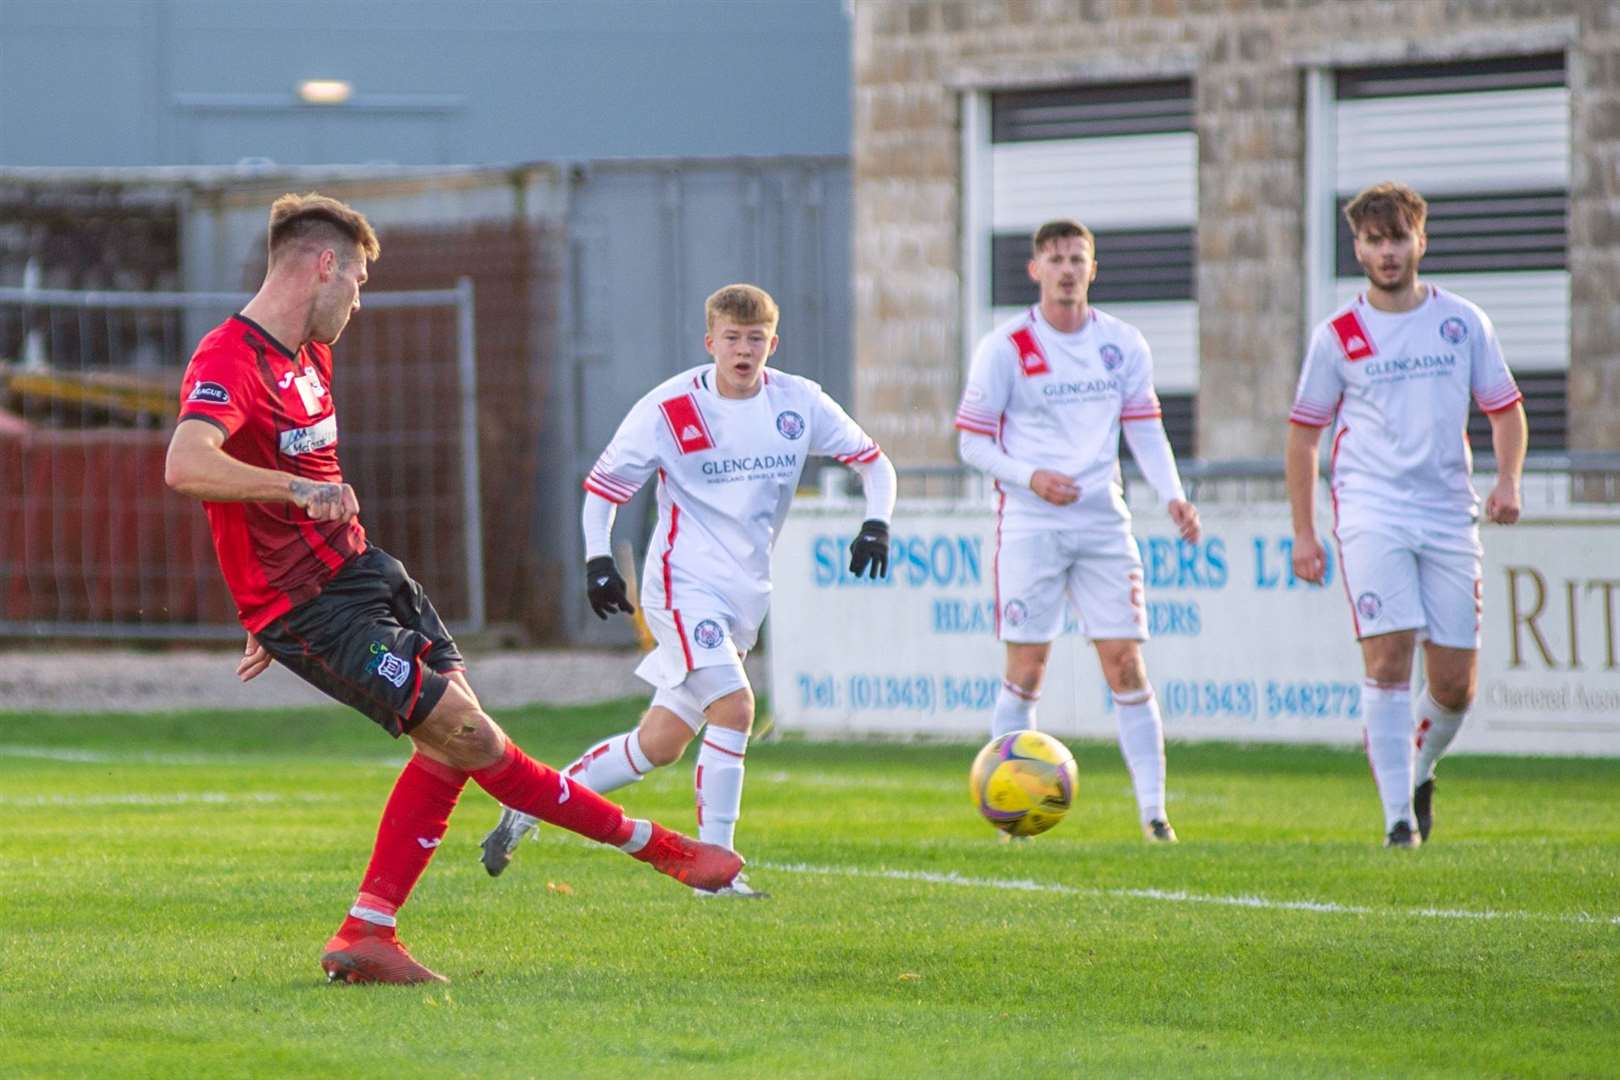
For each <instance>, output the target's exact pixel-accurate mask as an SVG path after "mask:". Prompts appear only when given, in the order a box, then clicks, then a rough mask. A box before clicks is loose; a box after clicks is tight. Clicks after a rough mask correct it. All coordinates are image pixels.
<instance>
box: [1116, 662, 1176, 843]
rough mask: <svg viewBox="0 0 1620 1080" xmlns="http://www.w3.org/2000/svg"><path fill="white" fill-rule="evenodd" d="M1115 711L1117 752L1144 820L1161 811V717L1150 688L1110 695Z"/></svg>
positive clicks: (1160, 815)
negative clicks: (1117, 728)
mask: <svg viewBox="0 0 1620 1080" xmlns="http://www.w3.org/2000/svg"><path fill="white" fill-rule="evenodd" d="M1114 708H1115V709H1116V710H1118V712H1119V752H1120V753H1121V754H1123V755H1124V757H1125V766H1126V767H1127V768H1128V769H1130V770H1131V783H1132V784H1133V785H1134V786H1135V787H1136V806H1137V809H1138V810H1139V811H1141V814H1142V820H1143V821H1144V822H1147V821H1153V820H1155V819H1157V820H1159V821H1168V820H1169V819H1168V818H1166V817H1165V815H1164V721H1163V720H1162V719H1161V718H1160V717H1159V699H1158V698H1156V697H1154V695H1153V688H1152V687H1151V686H1150V687H1148V688H1147V689H1145V690H1133V691H1130V692H1129V693H1124V694H1118V693H1116V694H1115V695H1114Z"/></svg>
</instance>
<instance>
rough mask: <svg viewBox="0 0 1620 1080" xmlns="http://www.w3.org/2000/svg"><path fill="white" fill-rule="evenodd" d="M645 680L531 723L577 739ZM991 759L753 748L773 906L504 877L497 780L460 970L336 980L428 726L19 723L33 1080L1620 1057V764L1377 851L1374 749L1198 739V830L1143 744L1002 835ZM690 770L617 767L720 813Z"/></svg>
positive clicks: (12, 818)
mask: <svg viewBox="0 0 1620 1080" xmlns="http://www.w3.org/2000/svg"><path fill="white" fill-rule="evenodd" d="M637 708H638V706H637V705H635V704H634V703H625V704H622V705H617V706H603V707H598V708H592V709H575V710H543V709H533V710H525V711H520V712H515V713H512V714H510V715H506V716H503V717H502V720H503V722H505V723H506V725H507V727H508V729H509V730H510V731H511V732H512V733H513V734H514V735H515V736H516V737H517V738H518V739H519V741H520V742H521V743H523V744H524V745H525V746H526V747H527V748H528V749H529V750H530V751H531V752H532V753H534V754H536V756H539V757H542V758H543V759H545V760H549V761H552V762H554V763H557V762H562V761H566V760H568V759H569V758H570V757H571V756H572V755H573V754H574V753H576V752H577V751H579V750H580V749H582V748H583V747H584V746H585V745H586V744H587V742H588V741H589V740H590V739H592V738H593V737H595V736H598V735H600V734H605V733H607V732H610V731H613V730H618V729H622V728H623V727H625V726H627V725H628V723H629V721H631V720H632V719H633V718H634V715H635V712H636V709H637ZM976 749H977V748H976V747H974V746H967V745H960V744H958V745H945V744H921V745H900V744H863V745H849V744H830V743H809V742H803V741H798V740H793V739H784V740H779V741H769V742H762V743H759V744H757V745H756V746H755V747H754V748H753V750H752V751H751V752H750V754H749V759H748V770H749V780H748V788H747V792H746V797H745V803H744V815H743V821H742V827H741V829H740V832H739V843H740V845H741V847H742V849H743V851H744V853H745V854H746V855H748V856H749V858H750V859H751V861H752V864H753V869H752V870H751V878H752V880H753V882H754V884H755V885H756V886H758V887H761V888H764V889H767V890H769V891H770V892H771V893H772V894H773V896H772V898H771V899H770V900H768V901H763V902H748V901H742V902H739V901H729V902H727V901H721V902H711V901H700V900H698V899H696V898H694V897H693V896H691V895H689V894H687V893H686V891H685V890H684V889H682V888H681V887H680V886H678V885H676V884H675V883H674V882H672V881H670V880H668V879H667V878H663V877H661V876H659V875H657V874H654V873H652V872H651V871H649V870H648V869H647V868H646V867H644V866H642V865H640V864H638V863H635V862H633V861H631V860H629V859H627V858H625V857H624V856H623V855H621V854H619V853H617V852H614V851H610V850H604V849H599V848H596V847H595V846H594V845H590V844H588V843H585V842H583V841H580V840H578V839H577V838H574V837H572V836H568V835H566V834H563V833H560V832H558V831H557V830H555V829H546V830H543V832H542V834H541V838H540V839H538V840H531V841H527V842H525V843H524V845H523V847H522V848H521V849H520V850H519V853H518V856H517V859H516V861H515V862H514V863H513V865H512V868H511V869H510V870H508V871H507V873H506V875H505V876H504V877H502V878H501V879H499V880H498V881H492V880H491V879H489V878H488V877H487V876H486V875H485V874H484V871H483V869H482V868H481V867H480V866H479V864H478V861H477V851H478V842H479V840H480V839H481V838H482V836H483V833H484V831H485V830H486V829H487V828H488V827H489V826H490V824H491V823H492V821H493V818H494V811H495V806H494V803H493V802H492V801H491V800H490V799H489V797H488V796H486V795H484V794H483V793H482V792H481V791H479V790H477V789H476V788H475V787H472V786H469V788H468V793H467V794H466V795H465V796H464V797H463V799H462V803H461V808H460V810H459V811H458V812H457V814H456V816H455V818H454V819H453V821H452V823H451V827H450V833H449V835H448V836H447V837H446V839H445V842H444V845H443V847H442V848H441V850H440V851H439V853H438V856H437V858H436V860H435V862H434V864H433V866H432V867H431V868H430V869H429V871H428V873H427V876H426V877H425V878H424V880H423V882H422V884H421V885H420V887H419V888H418V889H417V891H416V895H415V896H414V898H413V899H412V901H411V903H410V904H409V905H408V906H407V907H406V909H405V910H404V912H403V913H402V915H403V917H402V920H401V934H402V936H403V938H404V939H405V940H406V941H407V942H408V943H409V944H410V946H411V948H412V950H413V951H414V952H415V954H416V955H417V956H418V957H419V958H420V959H422V960H423V961H424V962H425V963H427V964H429V965H430V966H431V967H434V968H435V969H437V970H439V971H442V972H444V973H445V974H446V975H448V976H449V977H450V978H451V979H452V980H453V981H452V983H451V985H449V986H448V987H435V988H432V989H423V988H394V987H332V986H326V985H324V983H323V981H322V978H321V974H320V971H319V968H318V966H317V964H316V959H317V956H318V954H319V952H320V948H321V945H322V943H323V942H324V940H325V939H326V937H327V935H328V934H329V933H330V932H331V931H332V929H333V928H334V927H335V926H336V925H337V923H338V921H339V919H340V918H341V917H342V915H343V913H344V910H345V908H346V907H347V905H348V904H349V903H350V901H351V899H352V897H353V894H354V890H355V888H356V886H357V884H358V882H359V877H360V873H361V871H362V869H363V868H364V864H365V861H366V858H367V854H368V852H369V850H370V845H371V839H372V836H373V833H374V829H375V826H376V820H377V815H378V812H379V811H380V809H381V807H382V803H383V800H384V798H385V797H386V794H387V792H388V788H389V786H390V784H391V783H392V781H393V777H394V774H395V772H396V770H397V768H398V765H399V764H400V763H401V762H402V760H403V754H404V748H403V747H401V746H398V745H394V744H390V743H389V742H388V740H387V739H386V738H385V737H383V736H381V735H380V734H379V733H377V732H376V731H375V729H373V728H372V727H371V726H370V725H369V724H367V723H365V722H364V721H362V720H360V719H358V718H356V717H355V716H353V715H352V714H345V713H344V712H342V711H340V710H336V709H334V710H329V711H314V712H293V713H279V712H263V713H235V714H187V715H180V716H96V717H41V716H28V715H19V714H15V713H12V714H0V1076H7V1077H12V1076H16V1077H33V1076H75V1075H92V1074H94V1075H112V1076H116V1077H119V1078H120V1080H125V1078H133V1077H145V1076H154V1077H175V1076H210V1077H212V1076H264V1077H286V1076H382V1077H388V1078H390V1080H399V1078H405V1077H417V1076H422V1077H446V1076H467V1077H492V1076H545V1077H596V1076H603V1077H609V1076H633V1077H643V1076H658V1077H665V1076H703V1077H709V1076H717V1077H775V1076H828V1077H886V1078H887V1077H910V1076H917V1077H969V1076H972V1077H1026V1076H1042V1077H1044V1076H1076V1075H1081V1074H1085V1075H1091V1076H1177V1077H1181V1076H1262V1075H1270V1076H1286V1077H1298V1076H1345V1077H1361V1076H1368V1075H1381V1076H1395V1075H1400V1076H1457V1077H1479V1076H1504V1077H1506V1076H1512V1077H1531V1076H1614V1075H1616V1074H1617V1073H1620V766H1617V765H1616V763H1615V762H1614V761H1613V760H1608V761H1577V760H1550V759H1541V760H1520V759H1507V758H1467V757H1464V758H1456V759H1453V760H1450V761H1447V762H1446V763H1445V765H1444V766H1443V768H1442V771H1441V781H1440V791H1439V794H1438V797H1437V800H1436V811H1437V825H1436V833H1435V837H1434V842H1433V843H1431V844H1430V845H1428V846H1426V847H1424V848H1423V849H1421V850H1418V851H1386V850H1383V849H1382V848H1381V847H1379V846H1378V840H1379V834H1380V824H1381V822H1380V820H1379V810H1378V803H1377V797H1376V795H1375V793H1374V790H1373V785H1372V781H1371V779H1370V777H1369V775H1368V772H1367V767H1366V764H1365V760H1364V758H1363V757H1362V756H1361V755H1360V754H1359V753H1355V752H1351V751H1338V750H1323V749H1305V748H1276V747H1251V748H1241V747H1231V746H1215V745H1176V744H1172V745H1171V747H1170V804H1169V805H1170V810H1171V816H1172V820H1173V821H1174V822H1175V825H1176V828H1177V830H1178V831H1179V832H1180V833H1181V839H1182V842H1181V844H1180V845H1179V846H1176V847H1167V848H1153V847H1150V846H1148V845H1147V844H1145V843H1143V842H1142V841H1141V839H1140V838H1139V836H1138V833H1137V829H1136V823H1135V814H1134V802H1133V800H1132V799H1131V798H1130V794H1129V790H1128V782H1127V779H1126V774H1125V769H1124V766H1123V764H1122V763H1121V761H1120V759H1119V756H1118V753H1117V751H1116V749H1115V748H1114V747H1113V746H1111V745H1106V744H1077V745H1075V746H1074V747H1073V749H1074V750H1075V751H1076V753H1077V755H1078V759H1079V764H1080V784H1081V787H1080V791H1081V798H1080V803H1079V805H1078V807H1077V809H1076V810H1075V811H1074V812H1073V813H1072V814H1071V815H1070V817H1069V819H1068V820H1066V821H1065V822H1064V823H1063V824H1062V825H1061V826H1059V827H1058V828H1057V829H1056V830H1055V831H1054V832H1052V833H1050V834H1048V835H1046V836H1044V837H1041V838H1039V839H1037V840H1035V841H1033V842H1030V843H1025V844H1014V845H1009V844H1000V843H997V842H996V839H995V834H994V833H993V832H992V830H991V829H990V828H989V827H988V826H987V825H985V824H984V823H983V822H981V821H980V820H979V819H978V817H977V815H976V814H975V813H974V812H973V810H972V808H971V807H970V805H969V802H968V797H967V784H966V773H967V768H968V765H969V763H970V761H971V760H972V757H973V753H974V751H975V750H976ZM690 757H691V754H690V752H689V754H688V761H687V762H686V763H685V764H682V765H679V766H676V767H674V768H671V769H666V770H664V771H662V772H660V773H658V774H655V775H654V776H653V777H651V778H650V779H648V780H646V781H644V782H642V783H641V784H640V785H638V786H635V787H632V788H629V789H626V790H624V791H621V792H620V793H619V794H618V795H617V796H615V797H616V798H619V799H620V800H621V801H623V802H624V803H625V804H626V805H627V806H629V807H630V808H631V810H632V811H634V812H636V813H638V814H646V815H650V816H654V817H657V818H659V819H661V820H663V821H665V822H666V823H668V824H671V825H673V826H675V827H678V828H682V829H685V830H690V829H691V828H692V805H691V789H690V785H691V769H690Z"/></svg>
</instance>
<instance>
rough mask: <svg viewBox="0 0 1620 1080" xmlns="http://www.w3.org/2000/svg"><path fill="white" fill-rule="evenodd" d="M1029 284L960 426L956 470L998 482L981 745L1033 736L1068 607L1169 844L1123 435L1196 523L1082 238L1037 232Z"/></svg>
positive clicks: (973, 382) (997, 336)
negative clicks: (992, 625)
mask: <svg viewBox="0 0 1620 1080" xmlns="http://www.w3.org/2000/svg"><path fill="white" fill-rule="evenodd" d="M1029 276H1030V278H1031V280H1033V281H1034V282H1036V284H1038V285H1039V286H1040V301H1039V303H1037V304H1036V305H1035V306H1034V307H1032V308H1030V309H1029V311H1028V312H1026V313H1024V314H1022V315H1020V316H1018V317H1017V318H1016V319H1013V320H1011V321H1010V322H1007V323H1004V324H1003V325H1001V326H998V327H997V328H996V329H995V330H993V331H991V332H990V334H989V335H988V336H986V337H985V339H984V340H983V341H981V342H980V343H979V347H978V349H977V351H975V353H974V356H973V367H972V370H971V372H970V373H969V375H968V382H967V386H966V388H965V389H964V390H963V391H962V403H961V405H960V406H959V407H958V409H957V413H956V426H957V428H958V429H959V430H960V431H961V437H960V447H961V454H962V460H963V461H965V462H967V463H968V464H969V465H972V466H974V467H975V468H977V469H979V470H981V471H983V472H985V473H988V474H989V475H990V476H992V477H994V479H995V489H996V493H997V495H996V500H997V505H996V514H997V524H996V556H995V563H994V567H995V571H994V572H995V583H996V629H997V634H998V636H999V637H1000V638H1001V640H1002V641H1003V642H1005V643H1006V647H1007V667H1006V675H1005V677H1004V678H1003V680H1002V683H1001V693H1000V694H999V696H998V697H997V698H996V705H995V713H994V717H993V719H992V722H991V732H992V734H994V735H1002V734H1005V733H1007V732H1009V731H1017V730H1020V729H1023V728H1033V727H1034V726H1035V703H1036V701H1037V700H1038V699H1039V697H1040V692H1041V682H1042V681H1043V679H1044V678H1045V675H1046V663H1047V658H1048V657H1049V656H1050V654H1051V651H1052V642H1053V640H1055V639H1056V638H1057V636H1058V635H1059V634H1060V633H1061V632H1062V630H1063V624H1064V613H1065V600H1067V606H1068V607H1069V608H1070V609H1072V610H1073V612H1074V614H1075V617H1076V618H1077V619H1078V620H1079V623H1080V629H1081V631H1082V632H1083V633H1084V634H1085V635H1086V636H1087V637H1088V638H1090V639H1091V641H1092V644H1094V645H1095V646H1096V648H1097V658H1098V660H1099V661H1100V662H1101V664H1102V672H1103V677H1104V678H1105V679H1106V680H1107V682H1108V686H1109V689H1110V690H1112V691H1113V695H1114V705H1115V707H1116V709H1117V711H1118V714H1119V746H1120V751H1121V753H1122V754H1123V755H1124V757H1125V763H1126V765H1127V766H1128V767H1129V769H1130V772H1131V780H1132V783H1133V784H1134V786H1135V789H1136V801H1137V807H1138V810H1139V812H1140V816H1141V822H1142V830H1143V835H1145V836H1146V837H1147V838H1148V839H1149V840H1152V841H1159V842H1167V843H1174V842H1175V839H1176V833H1175V830H1174V829H1172V828H1171V827H1170V820H1169V817H1168V816H1167V814H1166V812H1165V806H1164V801H1165V799H1164V725H1163V722H1162V721H1161V719H1160V716H1159V705H1158V701H1157V700H1156V699H1155V697H1154V694H1153V687H1152V686H1151V685H1150V684H1149V682H1148V676H1147V667H1146V666H1145V665H1144V664H1143V662H1142V648H1141V643H1142V642H1143V641H1145V640H1146V639H1147V636H1148V626H1147V610H1146V604H1145V602H1144V597H1143V592H1142V559H1141V556H1140V555H1139V554H1138V552H1137V547H1136V542H1135V541H1134V540H1133V539H1132V537H1131V514H1130V511H1129V510H1128V509H1127V508H1126V506H1125V498H1124V492H1123V489H1122V487H1121V484H1120V473H1119V437H1120V432H1121V429H1123V431H1124V434H1125V440H1126V442H1128V443H1129V444H1130V447H1131V454H1132V456H1133V457H1135V458H1136V462H1137V464H1138V466H1140V467H1141V470H1142V473H1143V475H1144V476H1146V477H1147V479H1148V482H1149V483H1151V484H1152V485H1153V488H1154V490H1155V491H1156V492H1157V493H1158V495H1159V498H1160V500H1161V501H1162V502H1163V503H1164V504H1165V506H1166V507H1167V509H1168V510H1169V513H1170V517H1171V520H1173V521H1174V522H1175V524H1176V526H1177V528H1178V530H1179V531H1180V534H1181V537H1182V538H1183V539H1184V540H1187V541H1193V542H1196V541H1197V539H1198V536H1199V524H1198V511H1197V510H1196V509H1195V508H1194V507H1193V505H1192V504H1191V503H1190V502H1188V501H1187V498H1186V495H1185V494H1184V493H1183V491H1182V487H1181V478H1180V475H1179V474H1178V472H1177V470H1176V459H1175V455H1174V454H1173V453H1172V452H1171V449H1170V441H1169V440H1168V439H1167V438H1166V437H1165V433H1164V422H1163V421H1162V420H1161V419H1160V413H1159V398H1158V395H1157V394H1156V393H1155V392H1154V390H1153V359H1152V354H1151V353H1150V352H1149V351H1148V345H1147V342H1146V341H1145V340H1144V339H1143V337H1142V334H1141V332H1140V331H1138V330H1137V329H1136V328H1135V327H1134V326H1131V325H1130V324H1128V323H1124V322H1121V321H1120V320H1119V319H1116V318H1114V317H1113V316H1112V315H1109V314H1107V313H1106V312H1103V311H1099V310H1097V309H1096V308H1094V307H1092V306H1091V305H1090V304H1089V303H1088V302H1087V293H1088V291H1089V289H1090V286H1091V282H1092V281H1093V280H1094V279H1095V278H1096V276H1097V260H1096V240H1095V239H1094V238H1093V236H1092V234H1091V231H1090V230H1089V229H1087V228H1086V227H1085V226H1084V225H1081V224H1080V223H1078V222H1074V221H1052V222H1048V223H1046V224H1045V225H1042V226H1041V227H1040V228H1039V229H1038V230H1036V232H1035V236H1034V241H1033V257H1032V258H1031V259H1030V261H1029Z"/></svg>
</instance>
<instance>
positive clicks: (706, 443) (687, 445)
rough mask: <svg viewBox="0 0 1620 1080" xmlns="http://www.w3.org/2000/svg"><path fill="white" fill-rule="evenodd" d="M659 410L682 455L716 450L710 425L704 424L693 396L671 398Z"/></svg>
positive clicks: (660, 405) (683, 395)
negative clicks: (710, 432)
mask: <svg viewBox="0 0 1620 1080" xmlns="http://www.w3.org/2000/svg"><path fill="white" fill-rule="evenodd" d="M658 408H659V411H661V412H662V413H663V414H664V422H665V423H666V424H668V425H669V433H670V434H671V435H673V436H675V445H676V446H677V447H679V448H680V451H681V453H683V454H693V453H696V452H698V451H699V450H713V449H714V438H713V436H711V435H710V434H709V425H708V424H706V423H704V421H703V413H702V412H701V411H700V410H699V409H698V405H697V399H696V398H694V397H693V396H692V395H691V394H682V395H681V396H680V397H676V398H670V399H669V400H668V401H665V402H662V403H661V404H659V406H658Z"/></svg>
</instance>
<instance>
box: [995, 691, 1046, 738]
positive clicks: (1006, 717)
mask: <svg viewBox="0 0 1620 1080" xmlns="http://www.w3.org/2000/svg"><path fill="white" fill-rule="evenodd" d="M1040 699H1041V692H1040V691H1039V690H1025V689H1024V688H1023V687H1021V686H1014V685H1013V684H1012V683H1010V682H1008V681H1007V680H1006V679H1002V680H1001V693H999V694H997V695H996V711H995V712H994V713H992V714H991V715H990V737H991V738H992V739H999V738H1001V737H1002V736H1003V735H1005V734H1007V733H1008V732H1011V731H1026V730H1034V728H1035V703H1036V702H1037V701H1039V700H1040Z"/></svg>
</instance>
